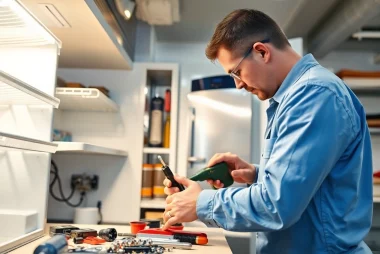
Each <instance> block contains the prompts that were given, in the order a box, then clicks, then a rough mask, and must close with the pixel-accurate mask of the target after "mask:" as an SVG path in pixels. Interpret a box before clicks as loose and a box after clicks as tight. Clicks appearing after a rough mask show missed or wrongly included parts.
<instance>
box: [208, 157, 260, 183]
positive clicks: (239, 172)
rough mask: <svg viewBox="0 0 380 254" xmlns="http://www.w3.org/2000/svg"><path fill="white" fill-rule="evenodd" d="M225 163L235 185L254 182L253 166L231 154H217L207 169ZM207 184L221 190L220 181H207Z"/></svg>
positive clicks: (254, 171)
mask: <svg viewBox="0 0 380 254" xmlns="http://www.w3.org/2000/svg"><path fill="white" fill-rule="evenodd" d="M223 161H224V162H226V163H227V165H228V169H229V170H230V172H231V176H232V178H233V179H234V181H235V182H237V183H247V184H252V183H253V182H254V181H255V176H256V169H255V167H254V166H253V165H251V164H249V163H247V162H245V161H244V160H242V159H240V158H239V157H238V156H237V155H236V154H232V153H217V154H215V155H214V156H213V157H212V158H211V159H210V161H209V162H208V164H207V167H211V166H214V165H215V164H217V163H220V162H223ZM207 182H208V183H209V184H210V185H211V186H214V187H215V188H223V183H221V182H220V180H216V181H213V180H211V179H210V180H207Z"/></svg>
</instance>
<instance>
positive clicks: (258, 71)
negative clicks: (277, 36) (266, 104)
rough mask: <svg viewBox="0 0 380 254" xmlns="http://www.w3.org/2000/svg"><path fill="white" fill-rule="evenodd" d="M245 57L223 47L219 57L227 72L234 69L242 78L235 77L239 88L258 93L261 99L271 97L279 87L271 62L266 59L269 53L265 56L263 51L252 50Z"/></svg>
mask: <svg viewBox="0 0 380 254" xmlns="http://www.w3.org/2000/svg"><path fill="white" fill-rule="evenodd" d="M264 54H265V52H264ZM243 57H244V56H238V57H236V56H233V54H232V53H231V52H230V51H229V50H227V49H226V48H224V47H221V48H220V49H219V52H218V56H217V59H218V61H219V62H220V64H221V65H222V66H223V69H224V70H225V71H226V72H227V73H230V72H231V71H234V73H236V74H237V75H238V76H239V78H240V79H239V78H236V77H235V78H234V79H235V85H236V88H237V89H242V88H244V89H245V90H247V91H248V92H250V93H252V94H255V95H257V97H258V98H259V99H260V100H266V99H269V98H271V97H272V96H273V95H274V94H275V92H276V90H277V88H276V84H275V82H274V77H273V76H274V75H273V73H272V75H271V71H270V66H269V63H268V61H266V60H265V59H264V58H265V57H268V55H267V56H265V55H264V56H263V55H262V53H261V52H258V51H256V50H252V52H250V53H249V54H248V55H247V56H246V57H245V58H244V59H243ZM242 59H243V60H242ZM239 62H240V63H239ZM236 67H237V68H236Z"/></svg>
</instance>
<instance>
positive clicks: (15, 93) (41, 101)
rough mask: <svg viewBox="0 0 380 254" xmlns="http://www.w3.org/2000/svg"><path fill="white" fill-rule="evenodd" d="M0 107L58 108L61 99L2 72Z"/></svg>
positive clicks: (0, 78)
mask: <svg viewBox="0 0 380 254" xmlns="http://www.w3.org/2000/svg"><path fill="white" fill-rule="evenodd" d="M0 105H51V106H53V107H54V108H58V105H59V99H57V98H55V97H53V96H50V95H48V94H46V93H44V92H41V91H40V90H38V89H36V88H34V87H33V86H31V85H28V84H26V83H25V82H23V81H21V80H19V79H17V78H15V77H13V76H11V75H9V74H7V73H5V72H3V71H0Z"/></svg>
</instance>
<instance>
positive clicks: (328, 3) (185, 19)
mask: <svg viewBox="0 0 380 254" xmlns="http://www.w3.org/2000/svg"><path fill="white" fill-rule="evenodd" d="M338 1H339V0H324V1H313V0H234V1H221V0H180V14H181V21H180V22H179V23H176V24H174V25H172V26H156V27H155V30H156V35H157V40H158V41H161V42H163V41H166V42H205V41H208V40H209V39H210V37H211V36H212V34H213V32H214V29H215V27H216V25H217V24H218V23H219V22H220V21H221V20H222V19H223V18H224V17H225V16H226V15H227V14H228V13H230V12H231V11H233V10H235V9H241V8H250V9H258V10H260V11H263V12H265V13H267V14H268V15H270V16H271V17H272V18H273V19H274V20H275V21H276V22H277V23H278V24H279V25H280V26H281V28H282V29H283V30H284V31H286V34H287V35H288V36H289V37H297V36H305V35H306V34H307V33H308V32H309V31H310V30H311V29H312V28H313V26H314V25H315V23H316V22H318V21H319V20H320V19H321V18H322V17H323V15H324V14H325V13H326V12H327V11H328V10H329V9H330V8H331V7H332V6H334V5H335V4H336V3H337V2H338Z"/></svg>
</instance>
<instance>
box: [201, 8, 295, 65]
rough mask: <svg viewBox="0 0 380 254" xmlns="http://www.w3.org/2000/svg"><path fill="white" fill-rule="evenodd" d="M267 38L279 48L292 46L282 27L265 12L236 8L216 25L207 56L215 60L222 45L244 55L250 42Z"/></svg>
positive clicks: (207, 49)
mask: <svg viewBox="0 0 380 254" xmlns="http://www.w3.org/2000/svg"><path fill="white" fill-rule="evenodd" d="M265 39H269V40H270V43H271V44H273V45H274V46H275V47H276V48H278V49H284V48H285V47H286V46H290V43H289V41H288V39H287V38H286V36H285V34H284V33H283V32H282V30H281V28H280V27H279V26H278V25H277V23H276V22H275V21H274V20H273V19H272V18H271V17H269V16H268V15H266V14H265V13H263V12H261V11H258V10H252V9H240V10H235V11H233V12H231V13H230V14H228V15H227V16H226V17H225V18H224V19H223V20H222V21H221V22H220V23H219V24H218V26H217V27H216V29H215V32H214V35H213V36H212V38H211V40H210V42H209V44H208V45H207V48H206V56H207V58H208V59H210V60H215V59H216V58H217V55H218V51H219V49H220V47H221V46H223V47H225V48H226V49H227V50H229V51H232V52H233V53H234V54H239V55H242V54H244V51H247V50H248V48H249V45H250V44H252V43H254V42H258V41H261V40H265Z"/></svg>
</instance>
